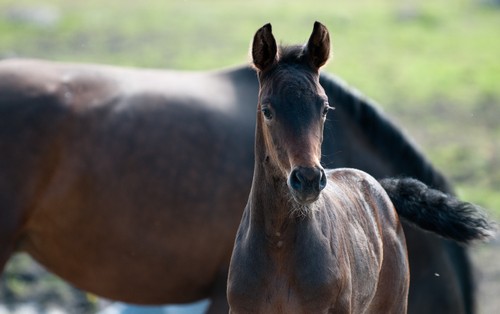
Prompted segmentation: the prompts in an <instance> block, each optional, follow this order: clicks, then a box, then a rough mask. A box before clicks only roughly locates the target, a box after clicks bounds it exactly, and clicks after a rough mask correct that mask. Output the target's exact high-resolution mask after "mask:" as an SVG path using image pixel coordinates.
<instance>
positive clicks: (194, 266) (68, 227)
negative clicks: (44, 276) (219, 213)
mask: <svg viewBox="0 0 500 314" xmlns="http://www.w3.org/2000/svg"><path fill="white" fill-rule="evenodd" d="M66 210H67V211H69V212H75V213H76V212H82V211H81V210H79V209H71V208H66ZM101 210H102V211H101V212H99V211H93V213H92V215H91V216H93V217H89V216H85V215H84V217H80V218H82V219H79V220H74V219H69V218H68V217H67V216H64V214H63V213H62V212H61V211H59V212H58V213H47V215H41V213H38V214H37V215H34V217H33V218H32V220H31V221H29V222H28V224H27V226H28V227H27V229H26V234H25V236H24V237H23V241H21V245H20V248H21V249H22V250H24V251H26V252H27V253H29V254H30V255H31V256H33V257H34V258H35V259H36V260H37V261H39V262H40V263H41V264H42V265H44V266H45V267H46V268H47V269H49V270H50V271H52V272H53V273H55V274H57V275H58V276H60V277H62V278H63V279H65V280H67V281H68V282H70V283H72V284H73V285H75V286H76V287H79V288H81V289H83V290H86V291H89V292H92V293H95V294H97V295H99V296H102V297H106V298H110V299H114V300H121V301H126V302H131V303H148V304H152V303H158V304H160V303H169V302H175V303H179V302H188V301H192V300H196V299H200V298H204V297H207V291H208V290H209V288H210V287H211V285H212V284H213V281H214V279H215V277H216V276H217V273H218V271H219V269H221V268H224V266H223V265H221V263H222V264H223V263H224V261H228V260H229V254H230V248H231V244H230V242H232V241H226V240H221V239H220V238H219V237H220V235H218V234H217V233H216V232H213V230H217V228H216V227H215V226H213V225H211V224H210V223H206V224H205V225H202V224H200V225H199V226H195V225H184V226H178V225H175V224H174V223H172V222H171V221H170V220H169V219H167V217H165V216H161V215H158V216H155V217H150V218H146V217H143V218H142V219H141V218H140V214H141V213H134V214H133V212H130V213H128V212H127V211H126V210H125V211H123V212H121V216H120V214H119V213H114V216H115V217H114V218H113V219H110V217H106V214H105V213H103V212H105V211H106V210H105V209H104V208H102V209H101ZM150 210H151V211H153V209H150ZM109 214H112V213H109ZM142 214H143V215H145V213H142ZM42 217H47V218H46V219H45V218H42ZM153 218H154V219H153ZM49 219H50V220H49ZM134 221H135V223H133V222H134ZM181 228H182V229H183V231H181ZM194 228H197V229H198V230H197V232H196V231H195V230H194ZM192 229H193V230H192ZM205 229H209V230H212V233H210V232H208V231H206V230H205ZM200 234H203V237H200ZM211 234H212V235H211ZM227 238H230V237H227ZM225 242H228V243H225ZM213 243H218V246H217V247H215V248H214V247H213Z"/></svg>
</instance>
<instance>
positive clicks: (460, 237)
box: [380, 178, 495, 243]
mask: <svg viewBox="0 0 500 314" xmlns="http://www.w3.org/2000/svg"><path fill="white" fill-rule="evenodd" d="M380 184H381V185H382V187H383V188H384V189H385V190H386V192H387V194H388V195H389V197H390V199H391V201H392V202H393V204H394V206H395V207H396V211H397V212H398V214H399V215H400V217H403V218H404V219H405V220H406V221H407V222H409V223H411V224H414V225H416V226H418V227H420V228H422V229H424V230H428V231H432V232H435V233H437V234H439V235H441V236H443V237H445V238H450V239H452V240H455V241H459V242H463V243H468V242H471V241H473V240H486V239H488V238H490V237H492V236H493V235H494V233H495V227H494V225H493V223H491V222H489V220H488V218H487V216H486V214H485V213H484V211H483V210H482V209H481V208H480V207H479V206H476V205H474V204H471V203H468V202H462V201H460V200H459V199H457V198H456V197H454V196H452V195H448V194H445V193H443V192H441V191H438V190H435V189H432V188H430V187H428V186H427V185H425V184H423V183H422V182H420V181H418V180H415V179H411V178H402V179H394V178H390V179H383V180H381V181H380Z"/></svg>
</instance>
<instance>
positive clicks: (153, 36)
mask: <svg viewBox="0 0 500 314" xmlns="http://www.w3.org/2000/svg"><path fill="white" fill-rule="evenodd" d="M494 3H497V4H494ZM498 3H499V1H495V0H489V1H488V0H455V1H449V0H448V1H447V0H435V1H431V0H420V1H417V0H400V1H396V0H370V1H369V0H357V1H348V0H337V1H328V2H327V1H317V0H308V1H300V2H299V1H285V0H256V1H243V0H233V1H229V0H224V1H218V0H216V1H207V0H193V1H187V0H180V1H173V0H163V1H160V0H142V1H131V0H108V1H98V0H86V1H80V0H53V1H43V0H42V1H35V0H0V58H7V57H13V56H20V57H36V58H45V59H50V60H59V61H72V62H94V63H106V64H115V65H126V66H139V67H152V68H175V69H184V70H205V69H216V68H221V67H228V66H234V65H240V64H244V63H247V62H248V52H247V51H248V48H249V43H250V40H251V38H252V36H253V34H254V32H255V31H256V30H257V28H259V27H260V26H262V25H263V24H264V23H267V22H272V24H273V29H274V33H275V35H276V37H277V38H278V39H282V42H283V43H297V42H304V41H305V40H306V39H307V38H308V36H309V34H310V31H311V29H312V24H313V22H314V21H315V20H318V21H321V22H322V23H324V24H326V25H327V26H328V28H329V29H330V31H331V33H332V37H333V54H334V58H333V61H331V62H330V63H329V64H328V65H327V66H326V69H325V70H326V71H328V72H332V73H335V74H337V75H339V76H340V77H342V78H343V79H345V80H346V81H347V82H349V84H350V85H352V86H355V87H356V88H357V89H359V90H361V91H362V92H363V93H364V94H366V95H368V96H369V97H370V98H373V99H375V100H376V101H377V102H379V103H380V104H381V106H382V108H384V110H385V111H386V112H387V113H388V114H389V115H390V116H392V117H393V118H394V119H395V120H396V121H397V123H398V124H399V125H400V126H401V127H402V128H404V129H405V130H406V132H407V133H408V134H409V135H411V136H412V137H413V138H414V139H415V142H417V143H418V144H419V146H420V147H421V148H422V150H423V151H424V152H425V154H426V155H427V156H428V157H429V158H430V159H431V160H432V162H433V163H434V164H435V165H436V166H437V167H438V168H439V169H441V170H442V171H443V172H444V173H445V174H446V175H447V176H448V177H449V178H450V179H451V180H452V182H453V183H454V185H455V186H456V187H457V192H458V193H459V195H460V196H461V197H462V198H463V199H465V200H469V201H473V202H476V203H479V204H481V205H482V206H484V207H485V208H487V209H488V210H489V212H490V213H492V215H494V216H495V217H497V218H498V219H500V192H499V191H500V123H499V119H500V36H499V30H500V4H498ZM0 153H1V152H0ZM20 289H21V288H20ZM21 290H22V289H21Z"/></svg>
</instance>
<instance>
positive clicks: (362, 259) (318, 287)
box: [227, 22, 491, 314]
mask: <svg viewBox="0 0 500 314" xmlns="http://www.w3.org/2000/svg"><path fill="white" fill-rule="evenodd" d="M329 55H330V39H329V34H328V30H327V29H326V27H325V26H323V25H322V24H320V23H318V22H316V23H315V24H314V29H313V32H312V34H311V37H310V38H309V40H308V42H307V44H306V45H305V46H290V47H279V48H278V47H277V45H276V41H275V39H274V37H273V34H272V31H271V25H270V24H267V25H265V26H264V27H262V28H261V29H259V30H258V31H257V33H256V34H255V37H254V40H253V46H252V57H253V64H254V65H255V67H256V69H257V73H258V78H259V83H260V89H259V96H258V107H257V126H256V136H255V164H254V176H253V183H252V188H251V191H250V196H249V199H248V203H247V206H246V208H245V210H244V213H243V217H242V220H241V223H240V227H239V230H238V233H237V236H236V241H235V246H234V249H233V254H232V258H231V263H230V267H229V278H228V288H227V289H228V290H227V292H228V301H229V305H230V313H265V314H268V313H287V314H293V313H309V314H310V313H370V314H376V313H380V314H388V313H394V314H401V313H406V311H407V302H408V301H407V297H408V289H409V280H410V278H409V276H410V274H409V269H408V255H407V250H406V242H405V235H404V233H403V229H402V227H401V224H400V221H399V216H402V217H404V218H405V219H408V220H410V221H411V222H412V223H414V224H416V225H418V226H419V227H420V228H424V229H427V230H430V231H434V232H437V233H439V234H440V235H442V236H445V237H449V238H452V239H454V240H457V241H463V242H467V241H469V240H473V239H482V238H485V237H487V236H488V235H489V234H490V231H491V228H490V227H491V226H490V225H489V223H488V221H487V220H486V218H485V216H483V215H482V214H481V212H480V211H479V210H478V209H477V208H476V207H475V206H474V205H472V204H469V203H464V202H460V201H458V200H457V199H455V198H453V197H452V196H449V195H446V194H443V193H441V192H439V191H436V190H433V189H430V188H428V187H427V186H426V185H424V184H422V183H420V182H418V181H416V180H413V179H387V180H383V181H381V182H380V183H379V182H378V181H376V180H375V179H374V178H373V177H371V176H370V175H368V174H367V173H365V172H362V171H360V170H356V169H348V168H343V169H336V170H329V171H328V172H325V170H324V169H323V167H322V166H321V165H320V158H321V143H322V140H323V126H324V123H325V119H326V114H327V112H328V110H330V109H332V107H330V105H329V104H328V98H327V97H326V95H325V92H324V90H323V88H322V87H321V85H320V83H319V69H320V68H321V67H322V66H323V65H324V64H325V63H326V62H327V60H328V58H329ZM327 183H328V184H327Z"/></svg>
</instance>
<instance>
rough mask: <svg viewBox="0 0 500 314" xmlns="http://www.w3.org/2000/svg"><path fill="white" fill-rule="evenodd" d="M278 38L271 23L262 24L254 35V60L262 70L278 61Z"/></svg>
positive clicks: (256, 65)
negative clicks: (275, 36)
mask: <svg viewBox="0 0 500 314" xmlns="http://www.w3.org/2000/svg"><path fill="white" fill-rule="evenodd" d="M277 52H278V49H277V46H276V40H275V39H274V36H273V33H272V27H271V24H270V23H267V24H266V25H264V26H262V27H261V28H260V29H259V30H258V31H257V32H256V33H255V36H254V37H253V43H252V61H253V64H254V65H255V67H256V68H257V69H259V70H260V71H265V70H267V69H268V68H269V67H270V66H271V65H273V64H274V63H275V62H276V61H277V55H276V54H277Z"/></svg>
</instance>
